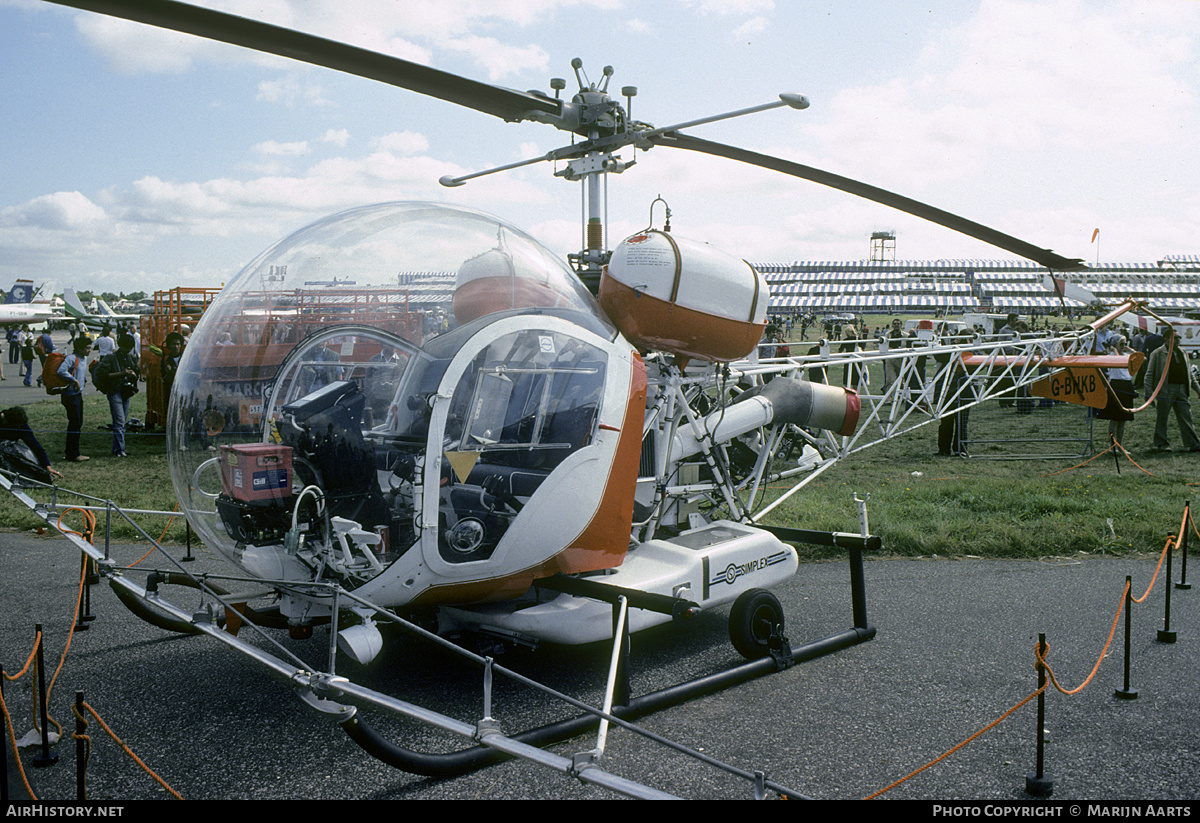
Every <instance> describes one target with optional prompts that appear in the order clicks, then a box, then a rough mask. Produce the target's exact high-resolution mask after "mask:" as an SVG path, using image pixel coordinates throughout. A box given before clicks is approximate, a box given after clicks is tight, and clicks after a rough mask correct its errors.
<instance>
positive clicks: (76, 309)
mask: <svg viewBox="0 0 1200 823" xmlns="http://www.w3.org/2000/svg"><path fill="white" fill-rule="evenodd" d="M96 302H97V304H98V305H99V307H100V311H99V313H93V312H89V311H88V310H87V309H85V308H84V307H83V303H82V302H81V301H80V300H79V295H77V294H76V293H75V290H74V289H72V288H67V289H66V290H64V291H63V305H64V306H65V308H66V311H67V314H68V315H69V316H70V317H73V318H75V319H76V320H78V321H79V322H80V323H83V324H84V325H86V326H88V327H89V328H93V329H99V328H103V327H104V326H108V327H109V328H112V327H114V326H117V325H119V324H121V323H136V322H137V321H138V318H139V317H140V316H141V315H137V314H117V313H116V312H114V311H113V310H112V309H111V308H110V307H109V305H108V304H107V303H105V302H104V301H103V300H97V301H96Z"/></svg>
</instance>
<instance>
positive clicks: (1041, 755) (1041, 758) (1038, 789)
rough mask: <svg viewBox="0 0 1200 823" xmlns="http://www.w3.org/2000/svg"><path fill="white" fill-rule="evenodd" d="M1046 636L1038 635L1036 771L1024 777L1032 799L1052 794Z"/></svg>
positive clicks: (1043, 634)
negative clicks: (1047, 761) (1048, 762)
mask: <svg viewBox="0 0 1200 823" xmlns="http://www.w3.org/2000/svg"><path fill="white" fill-rule="evenodd" d="M1047 649H1048V647H1047V646H1046V634H1045V632H1042V633H1039V634H1038V654H1037V673H1038V707H1037V769H1036V770H1035V771H1032V772H1030V773H1029V774H1027V775H1025V791H1026V792H1028V793H1029V794H1031V795H1033V796H1034V797H1049V796H1050V795H1051V794H1052V793H1053V792H1054V778H1053V777H1051V776H1050V775H1048V774H1046V771H1045V758H1046V664H1045V663H1044V662H1043V661H1044V660H1045V657H1046V651H1047Z"/></svg>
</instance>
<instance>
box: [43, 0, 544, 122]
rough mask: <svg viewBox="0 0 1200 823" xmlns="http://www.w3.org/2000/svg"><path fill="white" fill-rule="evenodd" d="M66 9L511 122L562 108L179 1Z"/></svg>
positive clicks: (104, 0)
mask: <svg viewBox="0 0 1200 823" xmlns="http://www.w3.org/2000/svg"><path fill="white" fill-rule="evenodd" d="M48 2H51V3H57V4H58V5H62V6H71V7H72V8H77V9H83V10H84V11H91V12H96V13H97V14H106V15H108V16H110V17H119V18H122V19H124V20H133V21H135V22H138V23H145V24H147V25H150V26H157V27H158V28H162V29H168V30H171V31H178V32H183V33H185V34H194V35H196V36H198V37H206V38H208V39H209V40H216V41H218V42H221V43H229V44H231V45H234V46H242V47H244V48H248V49H253V50H254V51H261V52H265V53H267V54H276V55H279V56H280V57H289V58H291V59H293V60H299V61H301V62H303V63H311V64H312V65H314V66H323V67H325V68H328V69H334V70H336V71H342V72H346V73H347V74H354V75H357V76H359V77H365V78H368V79H370V80H378V81H380V82H381V83H388V84H389V85H392V86H398V87H400V88H402V89H408V90H409V91H415V92H418V93H420V94H426V95H429V96H430V97H436V98H438V99H440V100H446V101H448V102H451V103H457V104H458V105H460V106H466V107H467V108H470V109H475V110H476V111H481V112H484V113H485V114H491V115H494V116H495V117H499V118H502V119H504V120H509V121H517V120H527V119H530V115H531V113H535V112H536V113H543V114H549V115H552V116H553V115H558V114H559V113H560V111H561V108H562V104H561V102H560V101H558V100H553V99H551V98H549V97H539V96H538V95H535V94H528V93H526V92H522V91H514V90H513V89H506V88H502V87H500V86H491V85H488V84H487V83H480V82H478V81H475V80H468V79H467V78H465V77H459V76H458V75H456V74H450V73H448V72H444V71H439V70H438V69H433V68H430V67H429V66H422V65H420V64H419V63H411V62H409V61H408V60H402V59H400V58H399V57H390V56H388V55H385V54H379V53H378V52H373V51H369V50H367V49H361V48H358V47H357V46H349V45H346V44H345V43H338V42H335V41H333V40H326V39H324V38H322V37H316V36H314V35H311V34H304V33H303V32H298V31H293V30H291V29H285V28H282V27H280V26H273V25H271V24H269V23H262V22H259V21H257V20H249V19H247V18H245V17H237V16H235V15H232V14H226V13H225V12H221V11H213V10H212V9H204V8H199V7H198V6H190V5H187V4H186V3H179V2H176V1H175V0H48Z"/></svg>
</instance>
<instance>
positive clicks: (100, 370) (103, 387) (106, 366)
mask: <svg viewBox="0 0 1200 823" xmlns="http://www.w3.org/2000/svg"><path fill="white" fill-rule="evenodd" d="M115 365H116V363H115V362H114V361H113V355H111V354H106V355H104V356H103V357H101V358H100V359H99V360H93V361H92V364H89V366H88V368H89V369H91V372H92V385H93V386H95V387H96V391H98V392H100V393H101V394H110V393H111V392H114V391H116V389H117V381H116V380H114V379H113V367H114V366H115Z"/></svg>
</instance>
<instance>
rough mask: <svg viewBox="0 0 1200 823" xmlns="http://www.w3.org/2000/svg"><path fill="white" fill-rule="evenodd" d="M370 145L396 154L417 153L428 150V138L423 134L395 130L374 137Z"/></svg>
mask: <svg viewBox="0 0 1200 823" xmlns="http://www.w3.org/2000/svg"><path fill="white" fill-rule="evenodd" d="M371 145H372V146H373V147H374V148H376V149H379V150H380V151H386V152H393V153H396V154H406V155H407V154H419V153H421V152H423V151H428V150H429V140H428V139H426V137H425V135H423V134H417V133H416V132H411V131H397V132H392V133H391V134H385V135H384V136H383V137H376V138H375V139H374V140H372V141H371Z"/></svg>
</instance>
